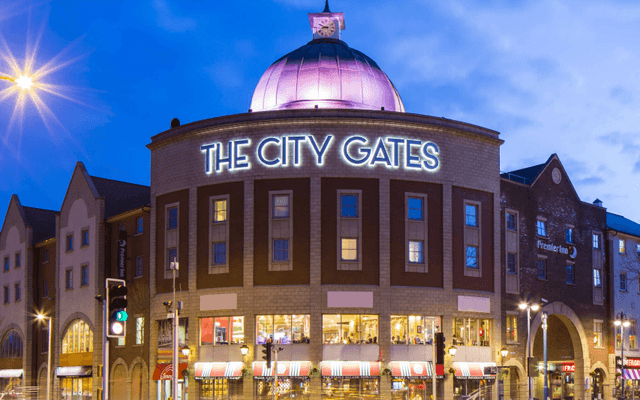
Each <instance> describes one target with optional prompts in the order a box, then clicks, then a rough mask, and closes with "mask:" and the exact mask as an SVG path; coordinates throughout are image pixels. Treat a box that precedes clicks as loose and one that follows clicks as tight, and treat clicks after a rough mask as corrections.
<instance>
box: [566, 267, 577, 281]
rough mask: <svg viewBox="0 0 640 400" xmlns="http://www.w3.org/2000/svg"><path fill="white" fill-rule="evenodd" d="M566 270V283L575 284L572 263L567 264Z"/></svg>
mask: <svg viewBox="0 0 640 400" xmlns="http://www.w3.org/2000/svg"><path fill="white" fill-rule="evenodd" d="M566 272H567V285H575V284H576V274H575V268H574V265H573V264H567V267H566Z"/></svg>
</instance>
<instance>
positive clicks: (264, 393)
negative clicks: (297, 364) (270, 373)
mask: <svg viewBox="0 0 640 400" xmlns="http://www.w3.org/2000/svg"><path fill="white" fill-rule="evenodd" d="M254 381H255V383H254V385H255V399H258V400H271V399H272V398H273V379H254ZM310 394H311V393H310V386H309V378H302V377H300V378H293V377H284V378H278V388H277V395H278V396H277V397H278V399H309V398H310V397H309V396H310Z"/></svg>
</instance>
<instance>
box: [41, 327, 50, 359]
mask: <svg viewBox="0 0 640 400" xmlns="http://www.w3.org/2000/svg"><path fill="white" fill-rule="evenodd" d="M42 352H43V353H48V352H49V328H42Z"/></svg>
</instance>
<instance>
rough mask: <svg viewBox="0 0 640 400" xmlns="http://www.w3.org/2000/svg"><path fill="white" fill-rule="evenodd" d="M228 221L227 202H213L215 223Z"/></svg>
mask: <svg viewBox="0 0 640 400" xmlns="http://www.w3.org/2000/svg"><path fill="white" fill-rule="evenodd" d="M226 220H227V200H215V201H214V202H213V222H225V221H226Z"/></svg>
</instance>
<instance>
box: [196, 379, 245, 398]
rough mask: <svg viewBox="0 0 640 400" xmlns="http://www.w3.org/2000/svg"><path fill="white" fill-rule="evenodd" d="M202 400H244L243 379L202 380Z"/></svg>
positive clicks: (199, 381)
mask: <svg viewBox="0 0 640 400" xmlns="http://www.w3.org/2000/svg"><path fill="white" fill-rule="evenodd" d="M198 384H199V385H200V397H199V399H200V400H238V399H242V379H227V378H221V379H202V380H198Z"/></svg>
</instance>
